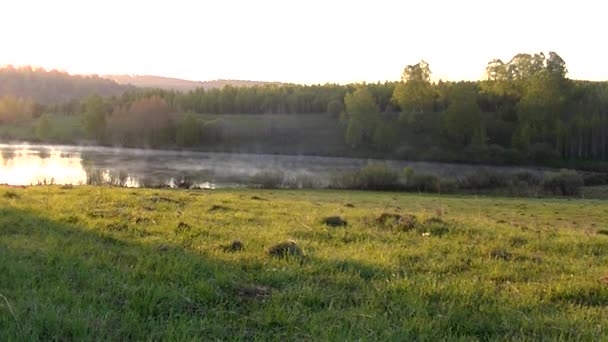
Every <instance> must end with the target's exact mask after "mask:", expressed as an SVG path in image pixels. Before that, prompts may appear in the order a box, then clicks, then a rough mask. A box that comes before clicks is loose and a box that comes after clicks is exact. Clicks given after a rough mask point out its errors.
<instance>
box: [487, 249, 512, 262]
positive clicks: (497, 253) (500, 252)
mask: <svg viewBox="0 0 608 342" xmlns="http://www.w3.org/2000/svg"><path fill="white" fill-rule="evenodd" d="M512 257H513V254H511V253H509V252H508V251H506V250H504V249H494V250H492V251H491V252H490V258H492V259H495V260H505V261H508V260H511V258H512Z"/></svg>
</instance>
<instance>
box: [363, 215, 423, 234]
mask: <svg viewBox="0 0 608 342" xmlns="http://www.w3.org/2000/svg"><path fill="white" fill-rule="evenodd" d="M374 223H375V225H376V226H380V227H383V228H390V229H396V230H400V231H408V230H411V229H413V228H414V227H416V225H417V224H418V218H417V217H416V216H414V215H400V214H395V213H382V214H380V216H378V217H376V219H375V220H374Z"/></svg>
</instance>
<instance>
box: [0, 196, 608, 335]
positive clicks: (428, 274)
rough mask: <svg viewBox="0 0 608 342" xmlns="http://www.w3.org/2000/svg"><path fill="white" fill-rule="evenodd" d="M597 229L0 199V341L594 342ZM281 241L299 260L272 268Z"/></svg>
mask: <svg viewBox="0 0 608 342" xmlns="http://www.w3.org/2000/svg"><path fill="white" fill-rule="evenodd" d="M606 212H608V207H607V206H606V205H605V204H604V203H603V202H602V201H595V200H566V199H542V200H540V199H514V198H489V197H488V198H486V197H471V196H441V197H439V196H433V195H413V194H403V193H378V192H356V191H283V190H281V191H268V190H226V191H224V190H222V191H181V190H145V189H138V190H133V189H118V188H100V187H74V188H61V187H59V186H38V187H28V188H9V187H0V260H2V262H1V263H0V293H1V294H2V295H3V296H5V297H6V300H7V301H6V302H8V303H10V305H11V308H12V309H13V311H14V317H13V315H12V314H11V312H10V310H9V309H8V306H7V305H6V303H2V302H0V331H1V332H2V335H3V336H4V337H6V338H7V339H9V340H14V339H16V340H19V339H26V340H32V339H45V340H48V339H62V340H63V339H91V338H95V339H110V340H122V339H136V340H141V339H169V340H175V339H178V340H184V339H186V340H189V339H199V338H204V339H226V338H234V339H251V338H255V339H263V340H266V339H294V338H296V339H297V338H299V339H321V340H353V339H365V340H382V339H399V340H402V339H405V340H407V339H414V338H418V339H424V340H441V339H458V338H462V339H467V340H468V339H481V340H486V339H503V338H507V339H520V338H523V339H539V338H544V339H567V338H576V339H588V340H600V339H602V338H605V337H606V336H607V335H608V331H607V328H605V324H603V322H604V320H605V317H606V315H607V314H608V311H607V309H606V305H608V286H606V284H605V283H604V282H603V281H602V280H601V279H602V278H603V277H605V276H606V275H608V268H607V267H606V265H607V261H608V257H607V256H606V253H605V251H606V250H608V236H606V234H604V233H603V230H605V228H606V227H607V226H608V222H607V221H608V216H606V215H605V214H606ZM328 217H339V218H340V220H343V221H344V222H345V224H336V225H332V224H327V223H326V222H325V220H326V219H327V218H328ZM334 220H335V219H334ZM602 229H603V230H602ZM289 240H291V241H292V242H290V243H293V244H294V245H296V246H297V248H298V249H299V250H300V251H301V253H300V252H293V253H292V252H285V253H283V252H281V254H280V257H275V256H276V255H278V254H276V253H274V252H273V248H275V247H276V246H277V244H280V243H282V242H285V241H289ZM235 241H238V242H239V243H240V244H241V245H240V246H239V247H238V248H233V247H231V246H232V245H233V243H234V242H235ZM273 246H274V247H273ZM289 248H291V247H289Z"/></svg>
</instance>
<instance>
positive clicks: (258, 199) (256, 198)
mask: <svg viewBox="0 0 608 342" xmlns="http://www.w3.org/2000/svg"><path fill="white" fill-rule="evenodd" d="M251 199H252V200H254V201H268V200H267V199H265V198H262V197H259V196H255V195H254V196H251Z"/></svg>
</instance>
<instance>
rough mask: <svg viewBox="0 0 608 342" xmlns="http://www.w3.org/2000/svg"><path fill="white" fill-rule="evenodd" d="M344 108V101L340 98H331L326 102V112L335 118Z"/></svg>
mask: <svg viewBox="0 0 608 342" xmlns="http://www.w3.org/2000/svg"><path fill="white" fill-rule="evenodd" d="M343 110H344V103H342V101H340V100H332V101H331V102H329V103H328V104H327V113H328V114H330V115H331V116H333V117H335V118H337V117H338V116H340V113H342V111H343Z"/></svg>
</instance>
